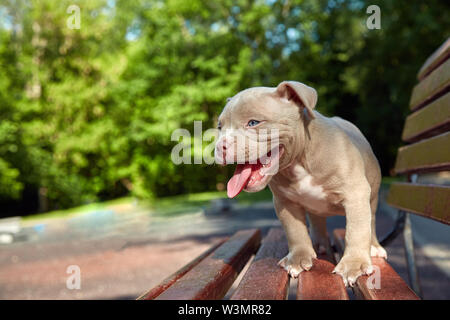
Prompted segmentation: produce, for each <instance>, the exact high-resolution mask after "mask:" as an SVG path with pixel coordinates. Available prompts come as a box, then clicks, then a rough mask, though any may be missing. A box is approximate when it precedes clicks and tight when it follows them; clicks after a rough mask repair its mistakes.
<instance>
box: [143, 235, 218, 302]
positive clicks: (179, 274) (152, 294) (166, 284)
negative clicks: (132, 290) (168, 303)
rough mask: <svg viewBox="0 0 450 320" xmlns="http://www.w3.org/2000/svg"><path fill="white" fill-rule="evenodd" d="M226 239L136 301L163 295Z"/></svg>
mask: <svg viewBox="0 0 450 320" xmlns="http://www.w3.org/2000/svg"><path fill="white" fill-rule="evenodd" d="M225 241H226V239H224V240H221V241H219V242H218V243H217V244H215V245H213V246H212V247H211V248H209V249H208V250H206V251H205V252H203V253H202V254H201V255H199V256H198V257H197V258H195V259H194V260H192V261H191V262H189V263H188V264H187V265H185V266H184V267H182V268H181V269H179V270H178V271H176V272H175V273H173V274H172V275H170V276H169V277H167V278H166V279H164V280H163V281H162V282H161V283H160V284H158V285H157V286H156V287H154V288H152V289H151V290H149V291H147V292H146V293H144V294H142V295H141V296H140V297H139V298H137V300H153V299H155V298H156V297H157V296H159V295H160V294H161V293H163V292H164V291H165V290H167V288H169V287H170V286H171V285H172V284H174V283H175V282H176V281H177V280H178V279H180V278H181V277H182V276H184V275H185V274H186V273H187V272H188V271H189V270H191V269H192V268H193V267H195V266H196V265H197V264H199V263H200V261H202V260H203V259H205V258H206V257H207V256H209V255H210V254H211V253H212V252H213V251H214V250H216V249H217V248H218V247H219V246H221V245H222V244H223V243H224V242H225Z"/></svg>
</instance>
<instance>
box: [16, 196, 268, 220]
mask: <svg viewBox="0 0 450 320" xmlns="http://www.w3.org/2000/svg"><path fill="white" fill-rule="evenodd" d="M226 197H227V194H226V192H225V191H212V192H202V193H192V194H186V195H180V196H171V197H163V198H158V199H155V200H142V201H139V206H140V207H141V208H145V209H148V210H149V211H151V212H152V213H153V214H154V215H157V216H174V215H180V214H189V213H193V212H198V211H199V210H200V209H201V208H205V207H207V206H208V205H209V204H210V201H211V200H214V199H220V198H226ZM271 199H272V194H271V193H270V190H269V189H268V188H266V189H265V190H263V191H261V192H258V193H246V192H242V193H241V194H240V195H239V196H238V197H237V198H236V201H237V202H238V203H239V204H243V205H248V204H252V203H255V202H259V201H263V200H269V201H270V200H271ZM134 201H136V199H135V198H132V197H125V198H119V199H115V200H111V201H104V202H96V203H91V204H86V205H82V206H79V207H74V208H70V209H65V210H55V211H50V212H46V213H39V214H34V215H29V216H25V217H24V218H23V221H26V222H33V221H34V220H45V219H58V218H68V217H74V216H77V215H81V214H86V213H89V212H92V211H98V210H106V209H108V208H109V207H111V206H114V205H120V204H127V203H131V202H134Z"/></svg>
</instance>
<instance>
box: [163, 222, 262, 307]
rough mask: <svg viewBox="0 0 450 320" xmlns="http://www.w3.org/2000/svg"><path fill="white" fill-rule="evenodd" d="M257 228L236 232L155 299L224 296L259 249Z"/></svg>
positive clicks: (198, 298) (259, 235)
mask: <svg viewBox="0 0 450 320" xmlns="http://www.w3.org/2000/svg"><path fill="white" fill-rule="evenodd" d="M260 241H261V232H260V231H259V230H257V229H250V230H243V231H239V232H237V233H235V234H234V235H233V236H232V237H231V238H230V239H229V240H228V241H227V242H225V243H224V244H222V245H221V246H220V247H219V248H217V250H216V251H214V252H213V253H212V254H211V255H209V256H208V257H206V258H205V259H204V260H202V261H201V262H200V263H199V264H197V265H196V266H195V267H194V268H192V269H191V270H190V271H189V272H187V273H186V274H185V275H184V276H183V277H182V278H181V279H179V280H178V281H176V282H175V283H174V284H173V285H172V286H170V287H169V288H168V289H167V290H166V291H164V292H163V293H161V294H160V295H159V296H158V297H157V298H156V299H157V300H215V299H221V298H223V297H224V296H225V294H226V292H227V291H228V289H229V288H230V287H231V285H232V284H233V282H234V280H235V279H236V277H237V275H238V273H239V272H240V271H241V270H242V268H243V267H244V265H245V264H246V263H247V261H248V259H249V258H250V257H251V255H252V254H253V253H254V252H255V251H256V250H257V249H258V247H259V244H260Z"/></svg>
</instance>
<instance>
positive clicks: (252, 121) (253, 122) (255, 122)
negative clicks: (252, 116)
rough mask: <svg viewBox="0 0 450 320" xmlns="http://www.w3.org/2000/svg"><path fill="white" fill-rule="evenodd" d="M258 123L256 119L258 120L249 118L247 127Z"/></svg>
mask: <svg viewBox="0 0 450 320" xmlns="http://www.w3.org/2000/svg"><path fill="white" fill-rule="evenodd" d="M259 123H260V121H258V120H250V121H249V122H248V123H247V127H254V126H256V125H257V124H259Z"/></svg>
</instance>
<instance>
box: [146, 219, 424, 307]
mask: <svg viewBox="0 0 450 320" xmlns="http://www.w3.org/2000/svg"><path fill="white" fill-rule="evenodd" d="M344 235H345V230H343V229H336V230H335V231H334V242H335V247H336V249H337V250H336V253H337V254H341V253H342V252H343V248H344V247H343V243H344ZM287 253H288V246H287V242H286V239H285V235H284V231H283V230H282V229H281V228H272V229H270V230H269V232H268V233H267V235H266V236H265V237H264V239H263V240H262V241H261V233H260V231H259V230H257V229H250V230H242V231H239V232H237V233H236V234H234V235H233V236H232V237H230V238H229V239H227V240H226V241H225V242H221V243H219V244H217V245H215V246H213V247H212V248H211V249H209V250H207V251H206V252H205V253H203V254H201V255H200V256H199V257H197V258H196V259H194V260H193V261H192V262H190V263H189V264H187V265H186V266H185V267H183V268H182V269H180V270H178V271H177V272H175V273H174V274H172V275H171V276H169V277H168V278H167V279H165V280H164V281H163V282H161V283H160V284H159V285H158V286H156V287H155V288H153V289H151V290H150V291H148V292H146V293H144V294H143V295H142V296H140V297H139V298H138V299H139V300H154V299H155V300H212V299H223V298H224V297H225V296H228V298H229V299H231V300H284V299H286V298H287V295H288V289H289V282H290V280H291V279H290V278H289V276H288V274H287V272H286V271H285V270H284V269H282V268H280V267H279V266H278V265H277V262H278V261H279V260H280V259H281V258H282V257H284V256H285V255H286V254H287ZM252 257H253V259H251V258H252ZM249 262H250V265H249V267H248V268H247V269H246V271H245V273H244V274H243V275H242V276H243V277H242V279H241V280H240V282H239V284H238V285H237V287H236V288H235V289H234V290H233V292H229V290H230V288H231V287H232V284H233V283H234V282H235V280H236V278H237V277H238V275H239V274H240V273H241V272H242V270H243V268H244V266H245V265H246V264H247V263H249ZM373 263H374V265H375V266H377V267H378V268H379V270H380V278H379V279H380V280H381V282H380V287H379V288H376V287H375V288H371V282H370V281H368V280H370V279H369V277H368V276H362V277H360V278H359V279H358V281H357V283H356V286H355V287H354V288H353V290H354V292H355V294H356V297H357V298H360V299H370V300H381V299H397V300H399V299H405V300H415V299H418V296H417V295H416V294H415V293H414V292H413V291H412V290H411V289H410V288H409V287H408V286H407V284H406V283H405V282H404V281H403V280H402V278H401V277H400V276H399V275H398V274H397V273H396V272H395V271H394V269H392V268H391V267H390V266H389V264H388V263H387V262H386V261H385V260H384V259H381V258H374V259H373ZM334 266H335V257H334V254H333V255H330V256H319V257H318V259H316V260H315V261H314V265H313V267H312V268H311V270H310V271H307V272H302V273H301V274H300V275H299V278H298V283H297V290H296V293H295V295H296V298H297V299H299V300H348V299H349V295H348V292H347V289H346V288H345V286H344V282H343V281H342V279H341V277H340V276H339V275H336V274H333V273H331V272H332V270H333V269H334Z"/></svg>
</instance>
